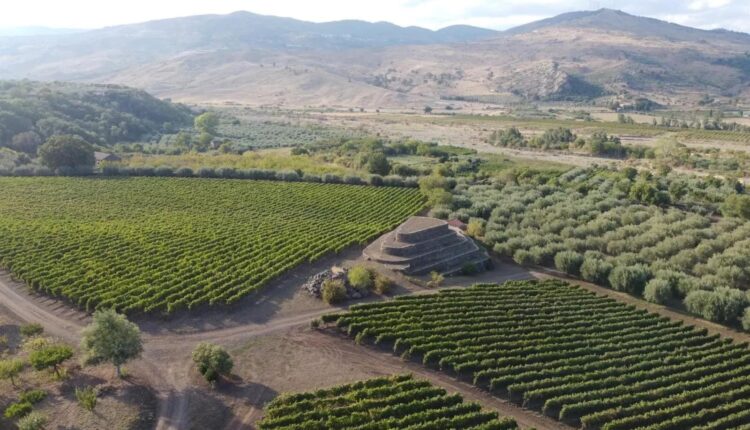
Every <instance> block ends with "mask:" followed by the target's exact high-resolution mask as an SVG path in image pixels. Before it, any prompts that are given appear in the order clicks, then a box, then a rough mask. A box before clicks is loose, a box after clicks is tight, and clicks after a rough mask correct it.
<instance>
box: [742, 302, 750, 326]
mask: <svg viewBox="0 0 750 430" xmlns="http://www.w3.org/2000/svg"><path fill="white" fill-rule="evenodd" d="M742 328H744V329H745V330H746V331H750V307H748V308H745V313H744V314H743V315H742Z"/></svg>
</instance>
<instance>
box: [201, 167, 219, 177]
mask: <svg viewBox="0 0 750 430" xmlns="http://www.w3.org/2000/svg"><path fill="white" fill-rule="evenodd" d="M198 176H199V177H201V178H215V177H216V171H215V170H214V169H212V168H211V167H201V168H200V169H198Z"/></svg>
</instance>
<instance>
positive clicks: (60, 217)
mask: <svg viewBox="0 0 750 430" xmlns="http://www.w3.org/2000/svg"><path fill="white" fill-rule="evenodd" d="M422 205H423V200H422V197H421V195H420V194H419V192H418V191H416V190H414V189H406V188H387V187H382V188H376V187H365V186H351V185H332V184H310V183H290V182H265V181H249V180H248V181H233V180H213V179H183V178H129V179H86V178H3V179H1V180H0V264H1V265H2V266H3V267H4V268H6V269H9V270H10V271H11V273H13V275H14V276H16V277H17V278H19V279H22V280H24V281H25V282H27V283H28V284H29V285H31V286H32V287H33V288H35V289H37V290H40V291H43V292H45V293H48V294H51V295H54V296H62V297H65V298H67V299H69V300H71V301H72V302H74V303H76V304H77V305H79V306H81V307H84V308H86V309H92V308H96V307H104V306H106V307H115V308H117V309H118V310H121V311H126V312H128V311H129V312H132V311H146V312H148V311H154V310H161V311H167V312H170V311H173V310H175V309H178V308H183V307H187V308H190V307H194V306H196V305H200V304H206V303H207V304H220V303H232V302H235V301H237V300H238V299H240V298H242V297H243V296H244V295H246V294H248V293H250V292H252V291H254V290H256V289H258V288H260V287H262V286H263V285H265V284H266V283H268V282H269V281H270V280H271V279H273V278H274V277H276V276H278V275H280V274H282V273H283V272H285V271H287V270H289V269H291V268H293V267H295V266H297V265H298V264H300V263H303V262H306V261H313V260H316V259H318V258H320V257H321V256H323V255H324V254H326V253H329V252H332V251H339V250H341V249H343V248H344V247H346V246H349V245H352V244H355V243H363V242H365V241H367V240H369V239H371V238H373V237H375V236H376V235H378V234H380V233H382V232H384V231H386V230H389V229H390V228H392V227H394V226H395V225H397V224H399V223H400V222H402V221H403V220H404V219H405V218H407V217H408V216H410V215H413V214H414V213H416V212H417V211H419V210H420V209H421V208H422Z"/></svg>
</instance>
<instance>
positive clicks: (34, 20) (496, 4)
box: [0, 0, 750, 33]
mask: <svg viewBox="0 0 750 430" xmlns="http://www.w3.org/2000/svg"><path fill="white" fill-rule="evenodd" d="M5 1H9V2H10V4H9V5H7V6H6V7H4V8H3V13H2V14H0V28H14V27H27V26H42V27H55V28H99V27H105V26H111V25H118V24H129V23H135V22H143V21H149V20H154V19H162V18H173V17H178V16H189V15H200V14H209V13H218V14H223V13H230V12H234V11H238V10H246V11H250V12H255V13H260V14H266V15H277V16H287V17H292V18H297V19H303V20H308V21H315V22H322V21H333V20H339V19H363V20H367V21H389V22H393V23H395V24H398V25H402V26H407V25H418V26H421V27H427V28H431V29H437V28H441V27H445V26H448V25H454V24H469V25H476V26H480V27H486V28H492V29H496V30H503V29H506V28H510V27H513V26H516V25H520V24H525V23H527V22H531V21H536V20H538V19H542V18H547V17H550V16H553V15H557V14H559V13H563V12H569V11H577V10H592V9H599V8H602V7H607V8H611V9H621V10H624V11H625V12H628V13H632V14H636V15H644V16H650V17H654V18H659V19H663V20H667V21H670V22H676V23H678V24H683V25H689V26H692V27H699V28H704V29H713V28H719V27H721V28H726V29H730V30H736V31H744V32H748V33H750V0H625V1H623V0H377V1H366V2H365V1H362V0H317V1H315V0H270V1H269V0H127V1H121V0H5Z"/></svg>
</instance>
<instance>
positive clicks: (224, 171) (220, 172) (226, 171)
mask: <svg viewBox="0 0 750 430" xmlns="http://www.w3.org/2000/svg"><path fill="white" fill-rule="evenodd" d="M216 176H218V177H220V178H224V179H233V178H236V177H237V176H238V174H237V170H236V169H234V168H232V167H220V168H218V169H216Z"/></svg>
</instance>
